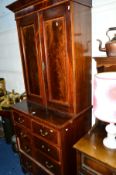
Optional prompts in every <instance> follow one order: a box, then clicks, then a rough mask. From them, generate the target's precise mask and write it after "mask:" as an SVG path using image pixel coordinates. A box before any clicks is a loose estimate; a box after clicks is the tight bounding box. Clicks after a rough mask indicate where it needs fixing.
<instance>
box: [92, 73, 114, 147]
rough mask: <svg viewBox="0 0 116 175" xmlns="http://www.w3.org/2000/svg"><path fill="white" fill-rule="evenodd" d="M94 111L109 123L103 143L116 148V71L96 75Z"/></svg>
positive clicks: (100, 118) (98, 116)
mask: <svg viewBox="0 0 116 175" xmlns="http://www.w3.org/2000/svg"><path fill="white" fill-rule="evenodd" d="M93 113H94V115H95V117H96V118H98V119H99V120H102V121H105V122H107V123H108V125H106V127H105V129H106V132H107V137H106V138H104V140H103V144H104V145H105V146H106V147H107V148H110V149H116V125H115V123H116V72H104V73H98V74H96V75H95V76H94V86H93Z"/></svg>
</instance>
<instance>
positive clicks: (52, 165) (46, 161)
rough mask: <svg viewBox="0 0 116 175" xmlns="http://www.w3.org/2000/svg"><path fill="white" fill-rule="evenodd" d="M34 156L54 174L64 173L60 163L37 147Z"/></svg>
mask: <svg viewBox="0 0 116 175" xmlns="http://www.w3.org/2000/svg"><path fill="white" fill-rule="evenodd" d="M34 158H35V159H36V160H37V161H38V162H39V163H41V164H42V165H43V166H44V167H46V168H47V169H48V170H49V171H50V172H51V173H53V174H54V175H61V174H62V173H61V167H60V165H59V164H57V163H56V162H54V161H53V160H50V159H49V158H48V157H46V156H45V155H43V154H42V153H41V152H40V151H39V150H36V149H35V150H34Z"/></svg>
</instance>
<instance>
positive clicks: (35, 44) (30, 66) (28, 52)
mask: <svg viewBox="0 0 116 175" xmlns="http://www.w3.org/2000/svg"><path fill="white" fill-rule="evenodd" d="M38 23H39V18H38V17H37V15H35V14H33V15H29V16H25V17H23V18H21V19H19V20H17V26H18V32H19V39H20V48H21V54H22V55H21V56H22V63H23V71H24V80H25V86H26V92H27V96H28V98H29V99H30V100H34V101H37V102H40V103H42V104H43V103H45V95H44V94H45V92H44V83H43V76H42V61H41V57H42V52H41V42H40V34H39V25H38Z"/></svg>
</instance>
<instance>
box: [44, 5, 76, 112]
mask: <svg viewBox="0 0 116 175" xmlns="http://www.w3.org/2000/svg"><path fill="white" fill-rule="evenodd" d="M68 13H69V12H68V7H67V6H65V5H59V6H58V7H54V8H52V9H48V10H45V11H44V12H43V31H44V33H43V35H44V47H45V60H44V61H45V67H46V69H45V79H46V91H47V103H48V106H52V107H57V108H60V109H63V110H66V111H70V110H71V105H72V102H71V98H70V97H71V95H70V93H71V92H72V89H71V86H70V83H69V82H70V81H72V77H71V75H72V72H71V71H72V60H71V55H70V50H71V48H69V46H68V43H67V38H68V37H70V31H69V26H68V25H69V21H70V20H69V19H68V20H67V14H68ZM72 86H73V85H72Z"/></svg>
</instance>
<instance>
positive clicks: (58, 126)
mask: <svg viewBox="0 0 116 175" xmlns="http://www.w3.org/2000/svg"><path fill="white" fill-rule="evenodd" d="M91 5H92V2H91V0H87V1H85V0H75V1H70V0H69V1H67V0H53V1H49V0H23V1H22V0H18V1H16V2H14V3H12V4H10V5H9V6H7V8H9V9H10V10H12V11H13V12H14V13H15V19H16V23H17V29H18V36H19V43H20V51H21V58H22V65H23V73H24V81H25V87H26V93H27V100H25V101H23V102H21V103H18V104H16V105H14V106H13V121H14V129H15V132H16V136H17V142H18V147H19V152H20V156H21V165H22V167H23V168H24V169H25V170H26V171H27V172H31V173H32V174H33V175H38V174H39V175H47V174H55V175H71V174H72V175H76V154H75V150H74V149H73V148H72V146H73V144H74V143H75V142H76V141H77V140H78V139H79V138H81V137H82V136H83V135H84V134H85V133H86V132H87V131H88V130H89V129H90V127H91Z"/></svg>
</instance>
